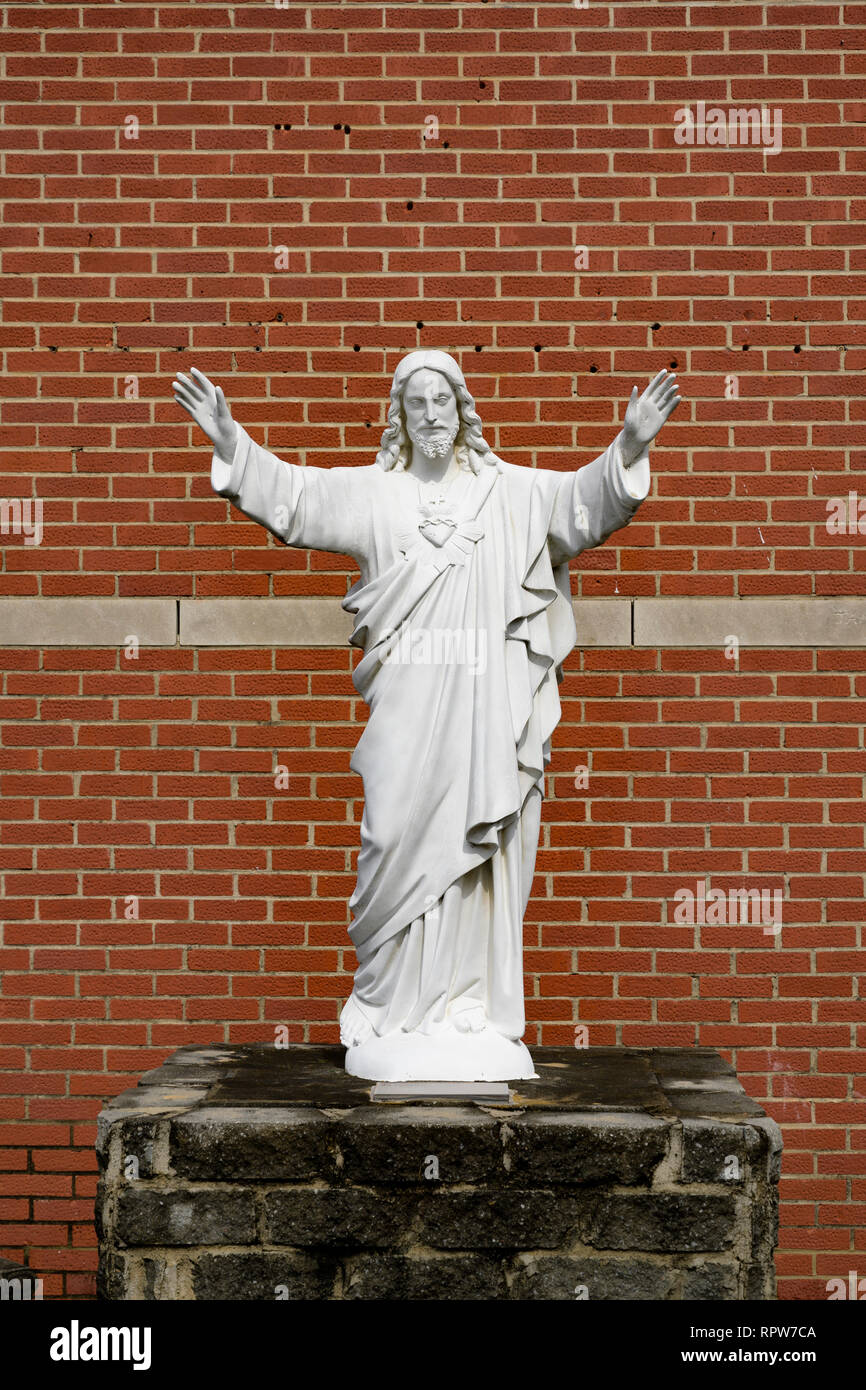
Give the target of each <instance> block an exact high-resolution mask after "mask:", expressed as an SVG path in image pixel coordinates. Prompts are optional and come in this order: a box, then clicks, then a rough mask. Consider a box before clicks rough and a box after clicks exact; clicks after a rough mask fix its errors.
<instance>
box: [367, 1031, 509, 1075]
mask: <svg viewBox="0 0 866 1390" xmlns="http://www.w3.org/2000/svg"><path fill="white" fill-rule="evenodd" d="M346 1071H347V1072H348V1073H349V1075H350V1076H360V1077H363V1078H364V1080H365V1081H531V1080H535V1079H537V1072H536V1070H535V1066H534V1065H533V1061H532V1058H531V1057H530V1055H529V1051H528V1049H527V1048H526V1047H525V1046H524V1044H523V1043H522V1042H520V1041H518V1040H516V1039H514V1038H505V1037H503V1036H502V1034H501V1033H497V1032H495V1031H494V1029H492V1028H484V1029H483V1030H482V1031H481V1032H480V1033H461V1032H458V1030H457V1029H456V1028H448V1029H444V1030H443V1031H442V1032H440V1033H402V1032H398V1033H388V1034H387V1035H386V1036H385V1037H381V1038H380V1037H376V1035H375V1034H374V1035H373V1036H372V1037H370V1038H368V1039H367V1041H366V1042H362V1043H357V1044H356V1045H355V1046H354V1047H350V1048H348V1049H347V1051H346Z"/></svg>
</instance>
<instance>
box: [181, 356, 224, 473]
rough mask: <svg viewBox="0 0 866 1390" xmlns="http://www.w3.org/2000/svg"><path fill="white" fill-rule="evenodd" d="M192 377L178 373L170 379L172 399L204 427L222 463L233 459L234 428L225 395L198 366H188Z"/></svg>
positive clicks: (200, 426) (201, 427)
mask: <svg viewBox="0 0 866 1390" xmlns="http://www.w3.org/2000/svg"><path fill="white" fill-rule="evenodd" d="M190 371H191V373H192V378H190V377H188V376H184V374H183V372H178V374H177V380H176V381H173V382H172V390H173V391H174V398H175V400H176V401H177V403H178V405H180V406H183V408H184V410H185V411H186V413H187V415H191V416H192V418H193V419H194V420H195V422H196V424H197V425H198V426H199V428H200V429H202V430H204V432H205V434H206V435H207V437H208V439H209V440H210V441H211V443H212V444H213V446H214V450H215V451H216V453H217V454H218V455H219V457H220V458H221V459H223V460H224V461H225V462H226V463H231V461H232V459H233V458H234V452H235V443H236V440H237V434H238V427H237V425H236V423H235V421H234V420H233V419H232V413H231V411H230V410H229V408H228V404H227V402H226V398H225V396H224V395H223V393H222V389H221V388H220V387H219V386H214V384H213V382H212V381H208V379H207V377H206V376H205V374H204V372H200V371H199V370H198V367H190Z"/></svg>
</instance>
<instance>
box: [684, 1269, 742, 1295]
mask: <svg viewBox="0 0 866 1390" xmlns="http://www.w3.org/2000/svg"><path fill="white" fill-rule="evenodd" d="M680 1297H681V1298H693V1299H705V1300H707V1301H715V1302H718V1301H720V1300H724V1299H732V1298H736V1297H737V1270H736V1267H735V1266H734V1265H733V1264H726V1263H724V1262H722V1261H721V1260H708V1261H706V1263H704V1264H699V1265H694V1266H693V1267H692V1268H691V1269H687V1270H686V1271H685V1274H684V1275H683V1285H682V1291H681V1294H680Z"/></svg>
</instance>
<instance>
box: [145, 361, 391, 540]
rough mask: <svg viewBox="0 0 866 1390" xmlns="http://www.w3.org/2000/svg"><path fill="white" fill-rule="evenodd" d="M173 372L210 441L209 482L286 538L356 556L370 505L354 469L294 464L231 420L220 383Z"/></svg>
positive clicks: (178, 392) (181, 398) (178, 395)
mask: <svg viewBox="0 0 866 1390" xmlns="http://www.w3.org/2000/svg"><path fill="white" fill-rule="evenodd" d="M191 372H192V379H191V378H190V377H187V376H184V375H183V374H182V373H178V377H177V380H176V381H175V382H174V383H173V386H174V398H175V400H176V401H177V403H178V405H180V406H182V407H183V409H184V410H185V411H186V412H187V414H188V415H190V416H191V417H192V419H193V420H194V421H195V422H196V424H197V425H198V426H199V427H200V428H201V429H202V430H204V432H205V434H206V435H207V437H208V438H209V439H210V441H211V443H212V444H213V449H214V452H213V458H212V460H211V486H212V487H213V489H214V491H215V492H218V493H220V494H221V495H222V496H223V497H228V498H230V500H231V501H232V502H233V503H234V504H235V506H236V507H238V508H239V510H240V511H242V512H243V513H244V514H245V515H246V516H248V517H250V518H251V520H253V521H257V522H259V523H260V525H262V526H264V527H265V528H266V529H267V530H268V531H270V532H271V534H272V535H274V536H276V537H277V539H278V540H281V541H282V542H283V543H284V544H285V545H292V546H303V547H309V548H310V549H312V550H330V551H334V552H336V553H337V554H340V555H351V556H353V557H354V558H356V559H358V560H359V561H362V560H363V558H364V556H365V555H366V553H367V549H368V532H369V525H370V513H369V507H368V506H367V505H365V494H364V490H363V488H362V487H361V486H360V481H361V480H360V477H359V470H357V469H354V468H301V467H299V466H298V465H297V464H294V463H287V462H286V461H285V459H281V458H278V457H277V455H276V454H272V453H270V452H269V451H268V450H267V449H263V448H262V447H261V445H259V444H257V443H256V442H255V440H254V439H252V438H251V437H250V436H249V435H248V434H247V432H246V430H245V429H244V428H243V427H242V426H241V425H239V424H238V423H237V422H236V421H235V420H233V419H232V415H231V411H230V410H229V407H228V403H227V401H226V398H225V396H224V395H223V392H222V390H221V389H220V387H219V386H214V384H213V382H211V381H209V380H208V378H207V377H206V376H205V375H204V372H200V371H198V369H197V368H196V367H193V368H191Z"/></svg>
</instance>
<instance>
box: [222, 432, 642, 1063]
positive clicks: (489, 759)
mask: <svg viewBox="0 0 866 1390" xmlns="http://www.w3.org/2000/svg"><path fill="white" fill-rule="evenodd" d="M620 438H621V437H620V436H618V437H617V439H616V440H614V442H613V443H612V444H611V445H610V447H609V448H608V449H606V450H605V452H604V453H603V454H601V455H600V456H599V457H598V458H597V459H595V460H594V461H593V462H592V463H589V464H586V465H585V466H584V467H582V468H580V469H578V470H577V471H576V472H554V471H553V470H550V469H542V468H539V469H533V468H526V467H519V466H515V465H512V464H507V463H503V462H501V461H497V462H496V463H495V464H494V463H482V464H481V465H480V466H479V468H478V472H477V473H473V472H471V471H470V470H468V469H466V470H464V471H463V472H461V473H460V474H459V475H458V477H457V479H456V480H455V482H454V483H453V484H452V485H451V487H450V489H449V491H448V493H447V497H446V501H445V504H444V506H443V507H442V508H441V511H442V514H443V517H444V518H445V520H444V521H442V522H440V523H439V524H438V525H436V526H434V527H431V526H427V525H425V524H424V520H425V519H424V516H423V515H422V514H421V512H420V511H419V492H418V486H417V482H416V480H415V479H414V478H413V476H412V475H411V474H409V473H405V472H395V471H391V472H386V471H385V470H383V469H382V468H380V467H379V466H378V465H377V464H371V465H370V466H368V467H355V468H344V467H338V468H313V467H300V466H298V465H295V464H290V463H286V462H285V461H283V460H282V459H279V458H277V457H276V456H275V455H274V454H272V453H269V452H268V451H267V450H266V449H263V448H261V447H260V446H259V445H257V444H256V443H255V442H254V441H253V440H252V439H251V438H250V436H249V435H248V434H247V433H246V431H245V430H243V429H240V428H239V429H238V439H237V444H236V448H235V453H234V457H233V459H232V462H231V464H227V463H225V462H223V461H222V460H220V459H219V458H218V457H217V456H216V455H214V458H213V462H212V466H211V482H212V486H213V487H214V489H215V490H216V491H217V492H219V493H221V494H222V495H223V496H226V497H228V498H230V499H231V500H232V502H234V504H235V505H236V506H237V507H238V508H240V510H241V511H242V512H244V513H245V514H246V515H247V516H249V517H251V518H252V519H253V520H255V521H258V522H260V523H261V524H262V525H263V526H265V527H266V528H267V529H268V530H269V531H271V532H272V533H273V534H274V535H275V536H277V537H278V538H279V539H280V540H281V541H283V542H284V543H285V544H286V545H290V546H302V547H309V548H311V549H316V550H328V551H334V552H337V553H340V554H347V555H351V556H352V557H353V558H354V559H355V560H356V561H357V563H358V565H359V567H360V571H361V577H360V579H359V580H358V582H357V583H356V584H355V585H354V586H353V587H352V589H351V590H350V592H349V593H348V594H347V596H346V598H345V599H344V601H343V607H344V608H345V609H346V610H347V611H348V612H350V613H352V614H354V619H355V622H354V630H353V632H352V636H351V639H350V640H351V642H352V643H353V644H354V645H355V646H358V647H360V648H362V650H363V652H364V656H363V659H362V660H361V661H360V663H359V664H358V666H357V668H356V670H355V674H354V678H353V679H354V683H355V686H356V688H357V690H358V691H359V693H360V694H361V695H362V696H363V697H364V699H365V701H366V702H367V704H368V705H369V711H370V713H369V718H368V721H367V725H366V728H365V729H364V732H363V734H362V736H361V738H360V741H359V743H358V745H357V747H356V749H355V752H354V755H353V757H352V762H351V766H352V768H353V770H354V771H355V772H358V773H360V775H361V777H362V779H363V784H364V798H365V805H364V815H363V820H362V824H361V852H360V857H359V860H358V878H357V885H356V888H355V892H354V894H353V896H352V898H351V899H350V903H349V906H350V909H351V913H352V925H351V927H350V928H349V935H350V937H351V939H352V943H353V945H354V947H355V951H356V954H357V957H358V970H357V973H356V976H355V983H354V988H353V991H352V997H351V999H350V1000H349V1002H348V1004H347V1005H346V1008H345V1009H344V1011H343V1016H342V1020H341V1022H342V1024H343V1039H344V1041H345V1042H347V1043H351V1042H352V1041H354V1040H355V1039H356V1037H357V1036H358V1029H357V1024H358V1022H359V1020H363V1021H364V1025H365V1027H366V1025H369V1026H370V1027H372V1029H373V1031H374V1032H375V1033H376V1034H378V1035H379V1036H384V1035H387V1034H391V1033H394V1032H397V1031H398V1030H400V1029H402V1030H406V1031H417V1032H422V1033H432V1032H437V1031H441V1030H443V1029H448V1028H451V1027H453V1026H454V1024H455V1021H458V1016H459V1015H460V1014H461V1013H463V1012H464V1011H467V1010H468V1011H471V1016H474V1017H476V1018H477V1016H478V1012H479V1010H481V1011H482V1012H483V1016H485V1017H486V1019H487V1021H488V1022H489V1024H490V1025H491V1026H492V1027H493V1028H495V1029H496V1030H498V1031H499V1032H500V1033H501V1034H503V1035H504V1036H506V1037H508V1038H520V1037H521V1035H522V1033H523V1031H524V1026H525V1018H524V1005H523V970H522V932H523V915H524V912H525V910H526V905H527V901H528V898H529V892H530V887H531V884H532V878H533V873H534V868H535V855H536V848H537V845H538V835H539V828H540V810H541V798H542V790H543V776H544V770H545V767H546V765H547V764H548V762H549V761H550V740H551V735H552V733H553V730H554V728H555V727H556V725H557V723H558V721H559V717H560V702H559V694H558V689H557V684H558V681H559V680H560V679H561V674H562V673H561V665H562V662H563V661H564V660H565V658H566V656H567V655H568V653H569V652H570V651H571V649H572V647H573V646H574V645H575V642H576V641H577V640H578V633H577V629H576V625H575V620H574V612H573V609H572V602H571V591H570V584H569V575H568V561H569V559H570V558H571V557H573V556H575V555H579V554H580V552H581V551H583V550H586V549H588V548H589V547H591V546H596V545H599V544H600V543H601V542H602V541H603V540H604V539H605V538H606V537H607V536H609V535H610V534H611V532H613V531H616V530H618V529H619V528H620V527H622V526H624V525H625V524H626V523H627V522H628V521H629V520H630V518H631V517H632V516H633V514H634V512H635V511H636V510H637V508H638V506H639V505H640V503H641V502H642V501H643V500H644V498H645V497H646V496H647V493H648V491H649V485H650V473H649V460H648V457H647V455H646V454H644V455H643V456H642V457H641V458H640V459H638V460H637V461H636V462H635V463H634V464H633V465H632V466H631V467H630V468H629V469H626V468H625V467H624V466H623V463H622V460H621V457H620V448H619V445H620ZM463 1026H464V1027H465V1026H466V1020H464V1022H463Z"/></svg>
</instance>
